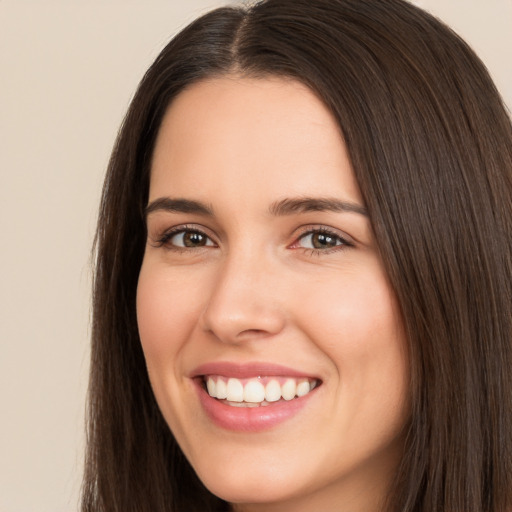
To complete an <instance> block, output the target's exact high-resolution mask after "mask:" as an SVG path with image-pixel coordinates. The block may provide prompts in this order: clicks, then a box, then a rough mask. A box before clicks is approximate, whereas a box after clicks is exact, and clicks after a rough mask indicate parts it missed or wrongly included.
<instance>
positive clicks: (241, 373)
mask: <svg viewBox="0 0 512 512" xmlns="http://www.w3.org/2000/svg"><path fill="white" fill-rule="evenodd" d="M205 375H222V376H223V377H234V378H237V379H249V378H252V377H263V376H266V377H267V376H268V377H271V376H276V377H277V376H281V377H297V378H300V377H303V378H316V379H318V380H320V379H319V378H318V377H316V376H315V375H311V374H309V373H307V372H303V371H300V370H295V369H293V368H289V367H287V366H282V365H279V364H274V363H267V362H250V363H234V362H229V361H216V362H210V363H205V364H202V365H200V366H198V367H197V368H195V369H194V370H193V371H192V372H191V373H190V377H191V378H196V377H202V376H205Z"/></svg>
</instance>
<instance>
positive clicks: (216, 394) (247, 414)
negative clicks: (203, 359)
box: [189, 362, 323, 433]
mask: <svg viewBox="0 0 512 512" xmlns="http://www.w3.org/2000/svg"><path fill="white" fill-rule="evenodd" d="M189 376H190V377H191V380H192V382H193V383H194V384H195V386H194V387H195V389H196V392H197V395H198V398H199V403H200V405H201V409H202V410H203V412H204V413H205V415H206V417H207V418H208V419H209V420H210V421H211V422H213V424H214V425H216V427H220V428H221V429H223V430H230V431H238V432H247V433H250V432H252V433H254V432H260V431H265V430H269V429H272V428H275V427H277V426H279V425H280V424H281V423H283V422H285V421H287V420H291V419H292V418H294V417H296V416H298V415H300V414H301V411H302V410H303V409H304V408H307V407H308V404H309V403H311V400H314V396H316V395H317V393H318V392H319V391H320V389H319V388H320V387H323V386H321V384H322V381H321V379H320V378H318V377H316V376H313V375H311V374H310V375H308V374H307V373H303V372H301V371H297V370H294V369H292V368H288V367H285V366H281V365H275V364H272V363H258V362H255V363H245V364H238V363H231V362H214V363H207V364H204V365H202V366H200V367H198V368H196V369H195V370H194V371H193V372H191V374H190V375H189Z"/></svg>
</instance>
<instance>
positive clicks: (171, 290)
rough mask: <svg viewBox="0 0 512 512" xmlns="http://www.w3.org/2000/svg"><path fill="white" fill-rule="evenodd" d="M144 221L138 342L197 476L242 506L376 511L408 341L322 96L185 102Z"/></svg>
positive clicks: (242, 83)
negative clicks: (341, 507)
mask: <svg viewBox="0 0 512 512" xmlns="http://www.w3.org/2000/svg"><path fill="white" fill-rule="evenodd" d="M147 227H148V240H147V246H146V251H145V255H144V261H143V264H142V269H141V273H140V278H139V285H138V292H137V316H138V324H139V330H140V337H141V341H142V346H143V349H144V354H145V357H146V362H147V367H148V371H149V377H150V380H151V385H152V387H153V390H154V393H155V396H156V399H157V401H158V404H159V406H160V409H161V411H162V413H163V415H164V417H165V419H166V421H167V423H168V424H169V427H170V428H171V430H172V432H173V434H174V436H175V437H176V439H177V441H178V443H179V444H180V446H181V448H182V450H183V452H184V453H185V455H186V457H187V458H188V460H189V461H190V463H191V464H192V466H193V467H194V469H195V471H196V472H197V474H198V476H199V478H200V479H201V480H202V481H203V482H204V484H205V485H206V486H207V487H208V488H209V489H210V491H212V492H213V493H214V494H216V495H218V496H219V497H221V498H223V499H225V500H227V501H230V502H232V503H235V504H238V505H236V506H235V509H236V510H244V511H245V510H258V509H259V507H261V508H262V509H264V510H267V511H268V510H274V508H272V507H273V506H275V510H280V511H281V510H293V511H294V512H297V511H301V510H322V511H323V512H328V511H330V510H339V503H341V502H343V503H346V504H347V507H348V508H347V510H348V509H350V510H351V511H359V510H360V511H363V510H364V511H365V512H369V511H371V510H373V509H378V501H379V499H380V498H382V496H383V493H384V492H385V489H386V487H387V486H388V485H389V482H390V479H391V478H392V476H393V470H394V468H395V466H396V464H397V462H398V460H399V458H400V455H401V449H402V439H403V430H404V425H405V423H406V421H407V418H408V401H407V397H408V390H407V386H408V372H407V363H406V360H407V358H406V353H405V341H404V336H403V332H402V328H401V320H400V314H399V311H398V307H397V304H396V301H395V297H394V294H393V291H392V289H391V287H390V285H389V282H388V280H387V277H386V274H385V272H384V269H383V266H382V262H381V260H380V257H379V252H378V248H377V247H376V245H375V241H374V239H373V234H372V229H371V226H370V222H369V219H368V217H367V215H366V211H365V207H364V204H363V202H362V199H361V194H360V191H359V189H358V185H357V182H356V180H355V178H354V174H353V171H352V169H351V164H350V161H349V159H348V156H347V152H346V149H345V146H344V143H343V141H342V137H341V135H340V132H339V129H338V127H337V124H336V122H335V121H334V119H333V117H332V116H331V114H330V113H329V111H328V110H327V109H326V107H325V106H324V105H323V103H322V102H321V101H320V100H319V99H318V98H317V97H316V96H315V95H314V94H313V93H312V92H311V91H310V90H309V89H307V88H306V87H304V86H303V85H301V84H299V83H297V82H294V81H289V80H284V79H278V78H275V79H248V78H239V77H235V76H229V77H223V78H218V79H212V80H209V81H204V82H201V83H198V84H195V85H193V86H191V87H190V88H188V89H187V90H186V91H184V92H182V93H181V94H180V95H179V96H178V97H177V98H176V99H175V100H174V101H173V103H172V105H171V106H170V108H169V109H168V111H167V113H166V115H165V118H164V120H163V123H162V126H161V129H160V132H159V135H158V139H157V143H156V147H155V151H154V157H153V161H152V169H151V184H150V193H149V204H148V208H147ZM207 387H208V388H209V390H210V394H211V395H213V396H210V394H209V392H208V391H207ZM341 500H343V501H341ZM349 504H350V506H349Z"/></svg>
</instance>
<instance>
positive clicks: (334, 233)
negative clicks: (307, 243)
mask: <svg viewBox="0 0 512 512" xmlns="http://www.w3.org/2000/svg"><path fill="white" fill-rule="evenodd" d="M317 233H321V234H325V235H328V236H331V237H333V238H335V239H337V240H338V241H339V242H341V243H337V244H336V245H333V246H331V247H324V248H318V247H302V246H300V245H299V244H300V242H301V240H302V239H304V238H305V237H307V236H310V235H314V234H317ZM355 245H356V244H355V242H354V239H353V238H352V237H350V236H349V235H347V234H346V233H344V232H343V231H340V230H338V229H335V228H332V227H329V226H325V225H308V226H303V227H301V228H300V230H299V232H298V233H296V234H295V236H294V241H293V242H292V244H291V245H289V246H288V248H290V249H293V250H302V251H308V252H309V253H310V254H315V255H327V254H330V253H335V252H338V251H343V250H346V249H349V248H352V247H354V246H355Z"/></svg>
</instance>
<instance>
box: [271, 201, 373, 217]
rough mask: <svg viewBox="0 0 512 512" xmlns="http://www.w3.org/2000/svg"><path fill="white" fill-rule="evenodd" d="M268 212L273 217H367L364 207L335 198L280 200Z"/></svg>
mask: <svg viewBox="0 0 512 512" xmlns="http://www.w3.org/2000/svg"><path fill="white" fill-rule="evenodd" d="M269 212H270V213H271V214H272V215H275V216H284V215H292V214H294V213H306V212H336V213H338V212H348V213H358V214H360V215H364V216H365V217H368V211H367V209H366V208H365V207H364V206H361V205H360V204H357V203H353V202H350V201H341V200H340V199H336V198H329V197H327V198H317V197H302V198H293V199H282V200H281V201H276V202H275V203H273V204H272V205H271V206H270V208H269Z"/></svg>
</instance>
